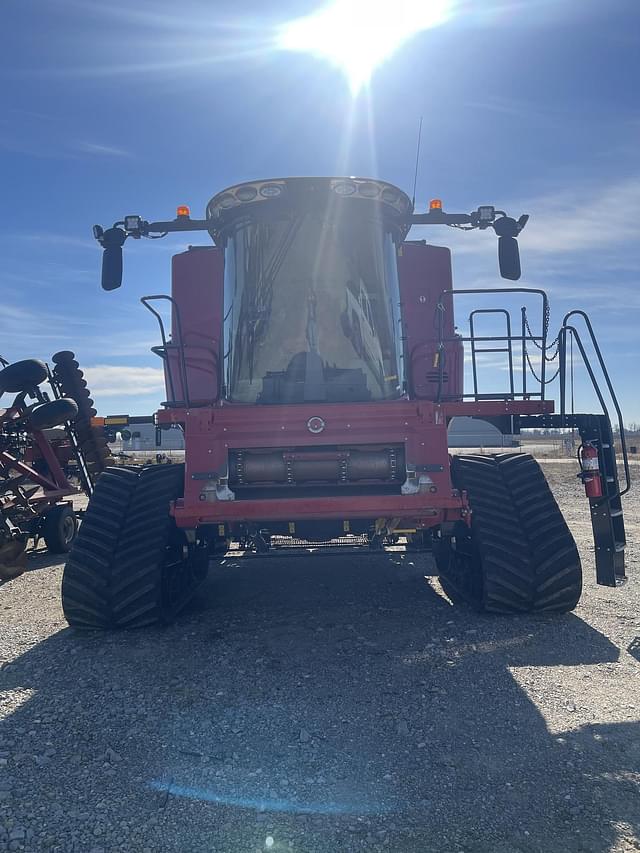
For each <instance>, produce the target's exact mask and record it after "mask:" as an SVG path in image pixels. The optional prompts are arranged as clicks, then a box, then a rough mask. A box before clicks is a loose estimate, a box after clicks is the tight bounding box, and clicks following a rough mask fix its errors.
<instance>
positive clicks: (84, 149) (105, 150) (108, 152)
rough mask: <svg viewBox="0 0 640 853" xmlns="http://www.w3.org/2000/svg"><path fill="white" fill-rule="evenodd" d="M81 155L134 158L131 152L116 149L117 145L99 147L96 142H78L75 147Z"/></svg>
mask: <svg viewBox="0 0 640 853" xmlns="http://www.w3.org/2000/svg"><path fill="white" fill-rule="evenodd" d="M73 147H74V148H75V150H76V151H79V152H80V153H81V154H92V155H95V156H97V157H133V154H132V153H131V152H130V151H125V149H124V148H116V146H115V145H99V144H98V143H96V142H76V143H75V145H74V146H73Z"/></svg>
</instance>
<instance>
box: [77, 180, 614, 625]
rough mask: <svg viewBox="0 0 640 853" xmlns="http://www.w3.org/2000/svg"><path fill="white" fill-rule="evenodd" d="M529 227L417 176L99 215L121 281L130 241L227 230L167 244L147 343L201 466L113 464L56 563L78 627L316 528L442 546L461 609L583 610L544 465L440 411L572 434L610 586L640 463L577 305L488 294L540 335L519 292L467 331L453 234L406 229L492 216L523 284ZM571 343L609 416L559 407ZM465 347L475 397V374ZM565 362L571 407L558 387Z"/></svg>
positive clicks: (133, 615)
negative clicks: (458, 427)
mask: <svg viewBox="0 0 640 853" xmlns="http://www.w3.org/2000/svg"><path fill="white" fill-rule="evenodd" d="M526 221H527V217H526V216H523V217H521V218H520V219H519V220H517V221H516V220H515V219H512V218H511V217H508V216H507V215H506V214H504V213H503V212H501V211H497V210H495V208H493V207H491V206H484V207H480V208H478V210H477V211H474V212H473V213H470V214H449V213H445V212H444V211H443V210H442V205H441V204H440V203H439V202H438V201H434V202H433V203H432V205H431V209H430V210H429V212H428V213H424V214H416V213H415V212H414V211H413V206H412V204H411V202H410V200H409V198H408V197H407V196H406V195H405V194H404V193H403V192H402V191H401V190H399V189H397V188H396V187H394V186H391V185H390V184H387V183H384V182H381V181H373V180H364V179H355V178H349V179H347V178H287V179H282V180H269V181H256V182H252V183H246V184H241V185H238V186H235V187H231V188H230V189H227V190H225V191H224V192H222V193H219V194H218V195H216V196H215V197H214V198H213V199H212V200H211V202H210V203H209V205H208V208H207V213H206V218H205V219H202V220H192V219H191V217H190V214H189V210H188V209H187V208H179V209H178V215H177V217H176V219H174V220H171V221H167V222H153V223H149V222H147V221H145V220H143V219H142V218H140V217H138V216H127V217H126V218H125V219H124V221H122V222H118V223H116V224H115V225H114V226H113V227H112V228H110V229H107V230H103V229H102V228H100V227H99V226H96V228H95V229H94V233H95V236H96V238H97V239H98V241H99V242H100V244H101V245H102V247H103V248H104V257H103V278H102V284H103V287H104V288H105V289H106V290H113V289H115V288H117V287H119V286H120V283H121V277H122V246H123V244H124V242H125V240H126V239H131V238H132V239H139V238H146V237H152V236H163V235H165V234H167V233H169V232H186V231H207V232H209V234H210V235H211V237H212V239H213V245H211V246H197V247H191V248H190V249H189V250H188V251H187V252H184V253H182V254H178V255H176V256H175V257H174V258H173V277H172V291H171V296H166V295H161V296H148V297H144V298H143V299H142V302H143V303H144V304H145V306H146V307H147V308H149V310H150V311H151V312H152V313H153V314H154V315H155V316H156V318H157V320H158V322H159V326H160V333H161V340H162V343H161V345H160V346H158V347H156V348H155V349H154V351H155V352H156V353H157V354H158V355H159V356H160V357H161V358H162V360H163V363H164V369H165V376H166V388H167V400H166V402H165V403H163V405H162V408H161V410H160V411H159V412H158V413H157V416H156V422H157V425H158V427H159V428H168V427H171V426H174V427H175V426H179V427H180V428H181V429H183V430H184V437H185V448H186V452H185V465H184V467H182V466H178V465H173V466H159V467H149V468H146V469H143V470H139V471H136V470H115V469H110V470H108V471H107V472H106V473H105V474H103V475H102V476H101V478H100V480H99V482H98V484H97V487H96V489H95V493H94V495H93V497H92V499H91V502H90V504H89V508H88V511H87V516H86V520H85V521H84V523H83V525H82V528H81V530H80V533H79V536H78V539H77V541H76V544H75V546H74V548H73V550H72V552H71V554H70V557H69V560H68V562H67V566H66V570H65V574H64V580H63V605H64V610H65V614H66V616H67V619H68V621H69V622H70V624H72V625H75V626H77V627H84V628H97V627H101V628H108V627H134V626H140V625H146V624H149V623H152V622H155V621H158V620H160V621H167V620H170V619H171V618H173V617H174V616H175V614H176V613H177V612H178V611H179V610H180V608H181V607H182V606H183V605H184V603H185V602H186V601H187V600H188V599H189V597H190V596H191V595H192V594H193V591H194V589H195V588H196V586H197V584H198V583H199V582H200V581H201V580H202V579H203V577H204V576H205V573H206V569H207V565H208V561H209V559H210V557H211V555H213V554H215V553H216V552H224V551H225V550H226V549H228V548H229V547H230V546H231V545H232V543H233V542H236V543H238V545H239V546H240V547H241V548H242V549H243V550H244V551H245V552H247V551H248V552H254V553H259V554H268V553H269V552H274V551H277V550H278V549H281V548H283V547H286V546H287V545H297V546H300V545H303V546H304V545H305V544H306V545H309V544H312V545H313V546H314V547H315V548H318V549H319V550H321V549H322V547H326V548H344V547H354V548H359V549H360V550H361V551H363V552H365V553H366V552H367V551H368V550H371V549H372V550H375V549H381V548H384V547H385V546H387V545H388V544H393V543H397V542H399V541H402V542H405V543H406V544H407V546H408V547H413V548H420V549H428V550H432V551H433V554H434V557H435V564H436V566H437V572H438V574H439V577H440V580H441V583H442V586H443V588H444V590H445V591H446V593H447V595H448V596H449V597H450V598H451V599H452V600H453V602H454V603H457V602H467V603H470V604H472V605H473V606H475V607H477V608H479V609H483V610H486V611H491V612H502V613H516V612H530V611H556V612H564V611H568V610H571V609H572V608H573V607H575V605H576V604H577V602H578V599H579V597H580V593H581V585H582V576H581V567H580V560H579V557H578V552H577V549H576V546H575V543H574V541H573V538H572V536H571V533H570V532H569V529H568V527H567V525H566V523H565V521H564V519H563V517H562V515H561V513H560V510H559V509H558V506H557V504H556V502H555V500H554V498H553V496H552V494H551V492H550V490H549V487H548V486H547V483H546V481H545V478H544V476H543V475H542V473H541V471H540V468H539V467H538V465H537V463H536V462H535V461H534V459H533V458H532V457H531V456H529V455H527V454H523V453H498V454H495V455H477V456H473V455H471V456H453V457H452V456H450V455H449V450H448V444H447V426H448V424H449V422H450V420H451V419H452V418H453V417H456V416H464V415H466V416H471V417H473V418H481V419H485V420H489V421H490V422H491V423H493V424H495V425H496V426H498V427H499V429H500V430H501V431H502V432H503V433H508V434H511V435H512V434H518V433H519V431H520V430H521V429H527V428H534V427H544V428H565V429H568V428H572V429H574V430H576V431H578V432H579V434H580V437H581V441H582V443H581V447H580V452H579V458H580V460H581V472H580V475H579V476H581V477H582V479H583V480H584V483H585V488H586V491H587V495H588V497H589V504H590V508H591V515H592V520H593V529H594V536H595V544H596V560H597V579H598V582H599V583H603V584H606V585H609V586H615V585H616V584H617V583H618V582H619V581H620V580H621V579H622V578H623V577H624V562H623V549H624V526H623V521H622V508H621V501H620V498H621V495H622V494H624V492H625V491H627V489H628V488H629V469H628V465H627V461H626V451H625V448H624V432H623V431H621V437H622V440H623V448H622V449H623V459H624V469H625V488H624V489H622V488H621V487H620V484H619V482H618V473H617V466H616V457H615V452H614V446H613V439H612V429H611V423H610V419H609V415H608V412H607V409H606V406H605V400H604V396H603V395H602V394H601V392H600V389H599V388H598V386H597V382H596V377H595V374H594V372H593V371H592V370H591V367H590V366H589V361H588V359H587V355H586V352H585V349H584V347H583V344H582V341H581V339H580V335H579V333H578V330H577V328H576V327H575V325H574V324H573V323H572V322H571V321H572V316H575V315H576V314H581V312H574V313H573V314H572V315H567V317H566V318H565V320H564V322H563V324H562V327H561V329H560V333H559V336H558V338H557V339H556V340H555V341H554V342H553V344H550V342H549V341H548V328H547V327H548V315H549V311H548V303H547V297H546V294H545V293H544V292H543V291H540V290H531V289H527V288H519V287H507V288H501V289H494V290H476V291H473V293H475V294H477V295H478V296H479V297H480V296H483V295H484V296H486V295H488V294H495V293H508V294H512V295H513V294H517V295H518V297H522V299H523V300H537V301H538V303H539V310H538V313H537V315H536V316H539V317H540V324H541V328H540V330H539V331H532V330H531V328H530V326H531V320H530V316H529V315H528V314H527V311H526V309H525V308H523V309H522V313H521V316H520V317H519V320H520V322H519V324H518V330H517V332H515V333H512V318H511V316H510V313H509V312H508V311H506V310H504V309H489V308H481V309H475V310H474V311H472V312H471V316H470V317H469V332H468V334H461V333H460V332H459V331H458V330H457V328H456V326H455V325H454V305H455V303H456V301H457V300H458V298H459V297H461V296H465V297H468V295H469V294H470V293H471V292H472V291H468V290H455V289H454V288H453V286H452V279H451V258H450V253H449V250H448V249H446V248H442V247H439V246H433V245H428V244H426V243H425V242H424V241H411V240H408V239H407V237H408V233H409V229H410V228H411V226H412V225H415V224H419V225H432V224H440V225H448V226H454V227H458V228H463V229H465V230H473V229H477V230H481V231H486V230H493V231H494V232H495V233H496V234H497V236H498V252H499V262H500V271H501V274H502V276H503V277H504V278H507V279H509V280H511V281H516V280H517V279H518V278H519V277H520V261H519V254H518V243H517V239H516V238H517V236H518V234H519V233H520V231H521V230H522V229H523V228H524V226H525V224H526ZM163 303H165V304H166V303H168V304H169V305H170V308H171V331H170V333H167V332H166V331H165V328H164V324H163V320H162V313H161V312H160V310H159V307H160V305H162V304H163ZM480 315H482V316H480ZM485 315H492V317H491V319H492V320H496V318H497V319H500V320H503V319H504V320H506V330H505V331H503V332H501V333H497V332H496V331H495V325H494V327H492V328H493V329H494V330H493V331H492V332H491V334H486V333H485V334H482V335H479V334H478V333H477V330H478V328H479V327H480V326H481V325H482V321H484V320H486V319H487V317H486V316H485ZM531 316H533V315H531ZM581 317H582V319H583V320H584V321H585V323H586V328H587V331H588V333H589V335H590V337H591V340H592V342H593V344H594V345H595V351H596V354H597V357H598V359H600V364H601V367H602V368H603V370H604V365H603V363H602V359H601V356H600V351H599V349H598V348H597V343H596V342H595V338H593V333H592V330H591V326H590V324H589V322H588V318H587V317H586V315H583V314H581ZM569 340H570V341H572V342H575V344H576V346H577V347H578V348H579V350H580V352H581V353H582V356H583V360H584V361H585V363H586V364H587V367H588V370H589V373H590V376H591V378H592V380H593V382H594V385H595V387H596V391H597V393H598V397H599V399H600V401H601V403H602V411H601V412H600V413H597V414H575V413H573V412H572V413H568V412H567V411H566V406H565V396H566V393H565V389H566V382H565V377H566V373H567V363H568V362H567V341H569ZM536 347H537V350H536V351H537V352H538V353H539V355H538V360H539V367H536V369H535V370H534V368H533V364H532V356H531V355H530V350H534V348H536ZM485 352H493V353H498V352H499V353H501V354H503V355H504V357H505V358H506V359H507V362H506V363H507V365H508V372H507V376H508V381H507V386H506V389H505V388H502V389H501V390H499V391H497V392H489V391H483V392H481V391H480V390H479V382H478V363H479V361H480V360H481V357H482V354H483V353H485ZM465 353H466V357H467V359H468V360H469V361H470V364H471V367H472V377H473V390H472V391H469V390H465V388H464V383H463V376H464V363H465ZM516 356H518V357H519V358H520V359H521V362H522V371H521V374H520V371H518V372H517V373H518V375H517V376H516V375H515V371H514V363H516V362H517V360H518V359H517V358H516ZM554 358H555V359H557V360H558V362H559V374H560V376H559V380H560V400H559V412H557V413H555V411H554V403H553V402H551V401H550V400H548V399H546V396H545V392H546V389H547V385H548V383H549V378H548V375H547V374H546V373H545V371H547V370H548V363H549V362H550V361H551V360H553V359H554ZM536 371H537V372H536ZM538 374H539V375H538ZM604 376H605V380H606V382H607V383H608V385H609V391H611V394H613V391H612V389H611V387H610V383H609V382H608V377H607V374H606V371H605V372H604ZM612 399H613V401H614V405H615V407H616V411H617V415H618V419H619V421H620V423H621V417H620V412H619V409H618V407H617V403H616V402H615V397H613V398H612Z"/></svg>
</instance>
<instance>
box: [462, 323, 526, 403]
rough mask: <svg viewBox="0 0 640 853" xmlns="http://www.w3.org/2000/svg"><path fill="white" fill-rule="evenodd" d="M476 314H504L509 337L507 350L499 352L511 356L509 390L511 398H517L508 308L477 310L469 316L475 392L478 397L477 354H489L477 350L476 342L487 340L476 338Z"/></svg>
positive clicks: (507, 336) (495, 341) (496, 339)
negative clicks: (474, 322)
mask: <svg viewBox="0 0 640 853" xmlns="http://www.w3.org/2000/svg"><path fill="white" fill-rule="evenodd" d="M476 314H504V317H505V322H506V326H507V335H506V338H504V340H505V341H506V343H507V347H506V349H502V350H498V351H499V352H506V353H507V354H508V356H509V388H510V396H511V397H514V396H515V388H514V385H513V346H512V340H513V338H512V336H511V315H510V314H509V312H508V311H507V309H506V308H476V309H475V310H474V311H472V312H471V313H470V314H469V329H470V332H471V335H470V337H471V367H472V372H473V390H474V393H475V395H476V397H477V396H478V365H477V361H476V355H477V353H483V352H489V350H482V349H480V350H476V342H477V341H481V340H484V339H485V338H476V336H475V332H474V325H473V320H474V317H475V316H476ZM486 340H490V341H491V342H492V343H497V342H498V341H501V340H503V339H502V338H493V337H492V338H490V339H489V338H486Z"/></svg>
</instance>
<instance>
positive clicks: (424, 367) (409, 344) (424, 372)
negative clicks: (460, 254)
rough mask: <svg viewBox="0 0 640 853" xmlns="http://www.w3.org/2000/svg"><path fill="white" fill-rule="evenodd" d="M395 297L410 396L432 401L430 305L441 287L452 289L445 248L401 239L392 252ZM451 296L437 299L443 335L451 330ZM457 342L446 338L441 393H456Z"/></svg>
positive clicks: (434, 333) (434, 346) (434, 345)
mask: <svg viewBox="0 0 640 853" xmlns="http://www.w3.org/2000/svg"><path fill="white" fill-rule="evenodd" d="M398 276H399V280H400V299H401V302H402V315H403V323H404V334H405V338H406V342H405V346H406V352H407V355H408V358H407V369H408V371H409V378H410V380H411V383H410V392H411V396H415V397H418V398H419V399H425V400H434V399H435V397H436V393H437V390H438V368H439V364H438V328H437V315H436V306H437V305H438V301H439V299H440V294H441V293H442V291H443V290H450V289H451V288H452V286H453V285H452V278H451V252H450V251H449V249H447V248H444V247H442V246H428V245H427V244H426V243H403V244H402V246H401V247H400V250H399V254H398ZM452 303H453V298H452V297H451V296H445V297H444V298H443V300H442V304H443V305H444V307H445V311H444V314H443V321H444V329H443V332H444V335H443V337H445V338H452V337H453V335H454V325H453V304H452ZM463 366H464V365H463V345H462V342H461V341H450V342H448V343H447V344H446V347H445V353H444V376H445V377H446V378H445V381H444V382H443V386H442V395H443V397H448V398H450V397H455V396H456V395H457V394H460V393H462V382H463Z"/></svg>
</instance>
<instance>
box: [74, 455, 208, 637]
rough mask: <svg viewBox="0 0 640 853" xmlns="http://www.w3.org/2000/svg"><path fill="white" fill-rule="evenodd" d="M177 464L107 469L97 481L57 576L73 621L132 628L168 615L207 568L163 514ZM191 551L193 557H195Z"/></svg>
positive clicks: (178, 489)
mask: <svg viewBox="0 0 640 853" xmlns="http://www.w3.org/2000/svg"><path fill="white" fill-rule="evenodd" d="M183 482H184V466H183V465H153V466H148V467H146V468H142V469H139V470H137V471H135V470H127V469H122V468H108V469H107V470H106V471H105V473H104V474H103V475H102V476H101V477H100V479H99V480H98V482H97V484H96V487H95V490H94V492H93V495H92V497H91V500H90V502H89V506H88V508H87V512H86V515H85V518H84V521H83V522H82V525H81V527H80V531H79V533H78V536H77V538H76V542H75V544H74V546H73V548H72V550H71V553H70V554H69V559H68V560H67V565H66V567H65V570H64V575H63V579H62V606H63V609H64V614H65V616H66V619H67V621H68V622H69V624H70V625H72V626H73V627H76V628H140V627H142V626H145V625H151V624H153V623H156V622H162V623H168V622H171V621H172V620H173V619H174V618H175V616H176V615H177V613H178V612H179V611H180V610H181V609H182V608H183V607H184V605H185V604H186V603H187V601H188V600H189V599H190V598H191V596H192V595H193V592H194V591H195V589H196V587H197V586H198V584H199V583H200V582H201V581H202V580H203V579H204V577H205V575H206V570H207V555H206V553H205V552H204V549H197V551H195V552H193V551H191V553H190V552H189V548H188V546H187V540H186V537H185V535H184V533H183V531H181V530H179V529H178V528H177V527H176V525H175V522H174V521H173V519H172V518H171V516H170V515H169V503H170V502H171V501H172V500H175V499H176V498H178V497H180V496H181V495H182V490H183ZM196 555H197V556H196Z"/></svg>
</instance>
